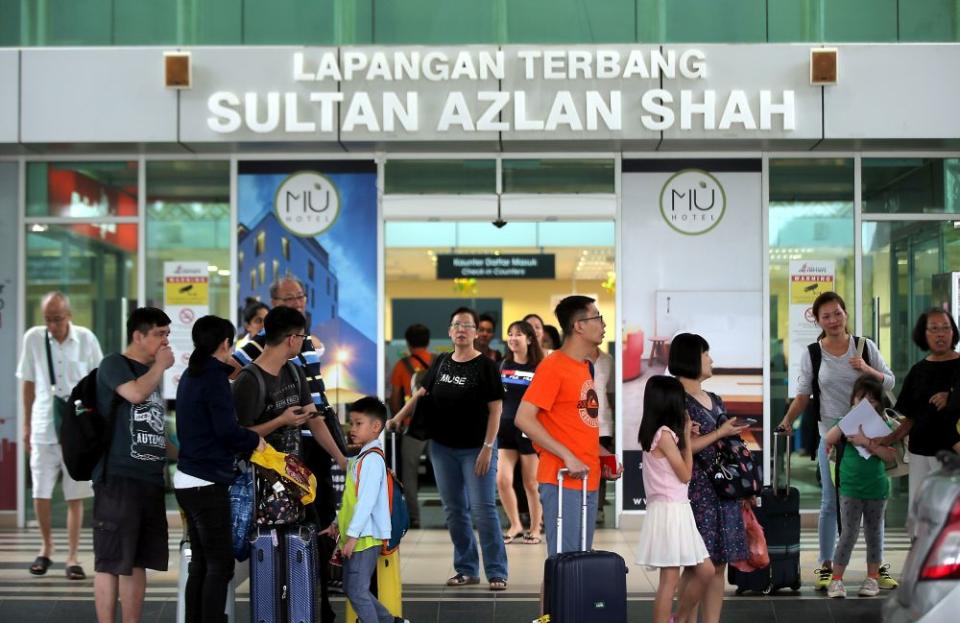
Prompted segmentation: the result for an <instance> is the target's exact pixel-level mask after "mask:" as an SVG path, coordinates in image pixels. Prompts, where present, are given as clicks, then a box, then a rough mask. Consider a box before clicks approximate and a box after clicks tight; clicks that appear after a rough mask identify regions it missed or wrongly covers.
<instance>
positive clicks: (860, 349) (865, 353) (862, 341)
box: [853, 335, 872, 367]
mask: <svg viewBox="0 0 960 623" xmlns="http://www.w3.org/2000/svg"><path fill="white" fill-rule="evenodd" d="M853 340H854V342H855V343H856V345H857V356H858V357H861V358H862V359H863V363H865V364H867V365H868V366H871V364H870V349H869V348H867V347H866V346H867V338H865V337H857V336H856V335H854V336H853ZM871 367H872V366H871Z"/></svg>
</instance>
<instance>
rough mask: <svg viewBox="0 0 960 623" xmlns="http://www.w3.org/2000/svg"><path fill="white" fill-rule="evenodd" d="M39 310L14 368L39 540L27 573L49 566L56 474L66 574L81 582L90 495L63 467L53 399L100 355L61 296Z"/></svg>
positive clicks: (48, 299)
mask: <svg viewBox="0 0 960 623" xmlns="http://www.w3.org/2000/svg"><path fill="white" fill-rule="evenodd" d="M41 310H42V313H43V321H44V326H37V327H32V328H31V329H29V330H28V331H27V332H26V334H25V335H24V336H23V348H22V349H21V354H20V363H19V365H18V366H17V377H18V378H19V379H20V380H21V381H23V413H24V425H23V444H24V448H25V449H26V451H27V452H28V453H29V455H30V474H31V477H32V481H33V508H34V510H35V512H36V515H37V524H39V526H40V534H41V536H42V537H43V544H42V545H41V548H40V552H39V554H38V555H37V558H36V560H34V561H33V564H32V565H30V573H32V574H33V575H44V574H45V573H46V572H47V569H48V568H49V567H50V564H51V560H50V558H51V556H52V555H53V550H54V546H53V535H52V533H51V529H50V515H51V498H53V488H54V485H56V483H57V477H58V476H60V475H61V474H62V476H63V482H62V488H63V497H64V499H65V500H66V501H67V534H68V544H69V549H68V551H67V558H66V560H65V563H66V575H67V578H69V579H71V580H82V579H84V578H85V577H86V575H85V573H84V571H83V567H81V566H80V564H79V561H78V560H77V545H78V541H79V539H80V526H81V525H82V524H83V500H84V499H85V498H88V497H91V496H92V495H93V488H92V486H91V483H90V482H89V481H88V482H77V481H76V480H74V479H73V478H71V477H70V474H69V473H67V469H66V467H65V466H64V464H63V456H62V453H61V450H60V443H59V440H58V439H57V430H56V425H55V421H54V397H55V396H57V397H60V398H68V397H69V396H70V391H71V390H72V389H73V386H74V385H76V384H77V383H78V382H80V380H81V379H82V378H83V377H84V376H86V375H87V374H88V373H89V372H90V371H91V370H93V369H94V368H96V367H97V366H98V365H99V364H100V360H101V359H102V358H103V353H102V352H101V350H100V344H99V342H97V338H96V336H95V335H94V334H93V332H91V331H90V330H89V329H85V328H83V327H78V326H76V325H74V324H73V323H72V322H71V321H70V319H71V313H70V300H69V299H68V298H67V297H66V295H64V294H63V293H61V292H50V293H48V294H46V295H45V296H44V297H43V299H42V300H41Z"/></svg>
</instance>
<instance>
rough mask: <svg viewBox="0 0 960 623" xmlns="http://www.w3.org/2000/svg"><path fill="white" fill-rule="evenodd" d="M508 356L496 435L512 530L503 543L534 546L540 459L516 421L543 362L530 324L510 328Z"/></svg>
mask: <svg viewBox="0 0 960 623" xmlns="http://www.w3.org/2000/svg"><path fill="white" fill-rule="evenodd" d="M507 349H508V350H507V356H506V358H505V359H504V360H503V363H502V364H501V365H500V380H501V381H503V391H504V392H505V395H504V397H503V413H502V414H501V415H500V431H499V432H498V433H497V445H498V446H499V449H498V450H497V457H498V460H499V463H500V464H499V469H498V470H497V490H498V491H499V492H500V502H501V503H502V504H503V511H504V512H505V513H506V515H507V518H508V519H509V520H510V527H509V528H508V529H507V532H506V534H504V538H503V540H504V542H505V543H512V542H514V541H516V540H519V539H520V538H521V537H522V538H523V542H524V543H528V544H531V545H535V544H537V543H539V542H540V523H541V521H542V519H543V509H542V508H541V506H540V494H539V493H538V492H537V486H538V485H537V466H538V464H539V463H540V458H539V457H538V456H537V453H536V451H535V450H534V449H533V443H532V442H531V441H530V439H529V438H528V437H526V436H525V435H524V434H523V432H521V431H520V429H519V428H517V427H516V424H515V418H516V415H517V408H518V407H519V406H520V401H521V400H523V394H524V392H526V391H527V387H529V386H530V382H531V381H533V374H534V370H536V369H537V365H538V364H539V363H540V362H541V361H542V360H543V351H542V350H541V349H540V344H539V342H538V341H537V334H536V332H535V331H534V330H533V327H531V326H530V324H529V323H526V322H524V321H522V320H518V321H517V322H514V323H513V324H511V325H510V327H509V328H508V329H507ZM518 456H519V460H520V472H521V473H522V474H523V489H524V491H525V492H526V494H527V506H528V508H529V509H530V531H529V532H526V533H525V532H524V531H523V524H522V523H520V512H519V510H518V509H517V493H516V491H515V490H514V488H513V474H514V471H515V467H516V465H517V458H518Z"/></svg>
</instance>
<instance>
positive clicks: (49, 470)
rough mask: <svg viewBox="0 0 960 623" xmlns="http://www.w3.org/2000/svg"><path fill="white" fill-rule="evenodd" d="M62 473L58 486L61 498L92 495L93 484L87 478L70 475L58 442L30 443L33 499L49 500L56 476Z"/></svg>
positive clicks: (80, 498)
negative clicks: (60, 488) (76, 478)
mask: <svg viewBox="0 0 960 623" xmlns="http://www.w3.org/2000/svg"><path fill="white" fill-rule="evenodd" d="M61 475H63V481H62V482H61V484H60V486H61V487H62V489H63V499H65V500H82V499H85V498H88V497H90V496H92V495H93V485H92V484H91V483H90V481H89V480H84V481H79V480H74V479H73V478H71V477H70V473H69V472H67V466H66V465H64V463H63V452H62V451H61V449H60V444H58V443H34V444H30V477H31V478H32V479H33V499H35V500H49V499H51V498H52V497H53V488H54V487H55V486H56V484H57V478H58V477H60V476H61Z"/></svg>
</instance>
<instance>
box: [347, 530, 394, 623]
mask: <svg viewBox="0 0 960 623" xmlns="http://www.w3.org/2000/svg"><path fill="white" fill-rule="evenodd" d="M379 555H380V548H379V547H371V548H369V549H365V550H363V551H362V552H356V553H354V555H353V556H351V557H350V558H347V559H345V560H344V561H343V592H344V594H345V595H346V596H347V599H349V600H350V605H352V606H353V611H354V612H356V613H357V618H359V619H360V621H361V623H393V622H394V617H393V615H392V614H390V611H389V610H387V609H386V608H385V607H384V605H383V604H382V603H380V602H379V601H377V598H376V597H374V596H373V593H371V592H370V578H372V577H373V574H374V573H376V572H377V557H378V556H379Z"/></svg>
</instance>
